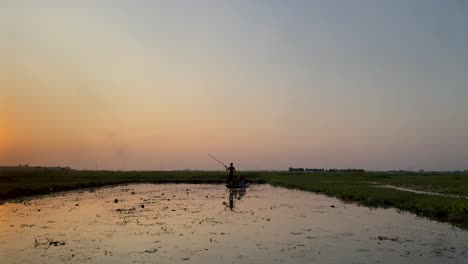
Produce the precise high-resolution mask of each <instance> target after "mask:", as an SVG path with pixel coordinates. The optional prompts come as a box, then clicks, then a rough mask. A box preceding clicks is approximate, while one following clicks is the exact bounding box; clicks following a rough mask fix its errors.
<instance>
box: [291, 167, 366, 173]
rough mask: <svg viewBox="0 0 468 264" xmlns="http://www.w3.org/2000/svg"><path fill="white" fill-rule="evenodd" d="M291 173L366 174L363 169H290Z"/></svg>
mask: <svg viewBox="0 0 468 264" xmlns="http://www.w3.org/2000/svg"><path fill="white" fill-rule="evenodd" d="M289 171H290V172H318V173H321V172H365V170H363V169H309V168H293V167H290V168H289Z"/></svg>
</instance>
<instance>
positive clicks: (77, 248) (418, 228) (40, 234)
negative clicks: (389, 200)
mask: <svg viewBox="0 0 468 264" xmlns="http://www.w3.org/2000/svg"><path fill="white" fill-rule="evenodd" d="M0 260H1V261H0V262H1V263H63V262H66V263H70V262H78V263H112V264H115V263H204V264H206V263H313V262H315V263H424V264H428V263H468V232H466V231H463V230H460V229H458V228H454V227H452V226H450V225H448V224H445V223H439V222H435V221H430V220H427V219H423V218H419V217H416V216H415V215H413V214H409V213H400V212H398V211H397V210H394V209H370V208H367V207H359V206H357V205H355V204H345V203H343V202H340V201H338V200H336V199H334V198H329V197H326V196H323V195H318V194H314V193H309V192H302V191H296V190H287V189H284V188H274V187H271V186H269V185H254V186H251V187H250V188H248V189H247V191H246V192H242V191H234V192H230V191H229V190H227V189H226V188H225V187H224V186H222V185H189V184H162V185H155V184H130V185H120V186H115V187H107V188H100V189H95V190H94V189H93V190H81V191H74V192H66V193H59V194H54V195H49V196H41V197H35V198H29V199H24V200H20V201H10V202H7V203H5V204H3V205H0Z"/></svg>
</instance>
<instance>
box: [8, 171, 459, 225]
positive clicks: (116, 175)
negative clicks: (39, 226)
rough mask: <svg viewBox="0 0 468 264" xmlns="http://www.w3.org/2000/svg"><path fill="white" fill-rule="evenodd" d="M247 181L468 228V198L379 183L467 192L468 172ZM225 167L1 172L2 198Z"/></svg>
mask: <svg viewBox="0 0 468 264" xmlns="http://www.w3.org/2000/svg"><path fill="white" fill-rule="evenodd" d="M242 174H243V175H245V176H246V177H247V178H248V179H249V180H250V181H252V182H256V183H268V184H271V185H273V186H281V187H286V188H294V189H300V190H304V191H312V192H317V193H322V194H325V195H328V196H333V197H337V198H339V199H341V200H344V201H353V202H357V203H359V204H362V205H365V206H371V207H395V208H398V209H401V210H406V211H410V212H414V213H416V214H417V215H420V216H425V217H428V218H431V219H434V220H439V221H444V222H450V223H452V224H454V225H456V226H459V227H461V228H464V229H466V230H468V199H463V198H453V197H443V196H435V195H426V194H416V193H411V192H405V191H399V190H394V189H386V188H381V187H380V185H384V184H390V185H395V186H400V187H406V188H412V189H417V190H424V191H431V192H439V193H444V194H456V195H461V196H468V174H466V173H465V174H462V173H456V174H455V173H454V174H448V173H447V174H415V173H414V174H412V173H372V172H364V173H356V172H351V173H347V172H338V173H289V172H245V173H242ZM225 180H226V173H225V172H206V171H148V172H145V171H128V172H119V171H76V170H45V169H42V170H31V171H10V172H8V171H0V199H3V200H4V199H11V198H17V197H21V196H29V195H37V194H48V193H51V192H57V191H66V190H73V189H80V188H89V187H99V186H105V185H113V184H122V183H131V182H150V183H194V184H196V183H224V182H225Z"/></svg>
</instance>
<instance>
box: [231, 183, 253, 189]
mask: <svg viewBox="0 0 468 264" xmlns="http://www.w3.org/2000/svg"><path fill="white" fill-rule="evenodd" d="M247 187H249V184H245V185H237V184H226V188H228V189H245V188H247Z"/></svg>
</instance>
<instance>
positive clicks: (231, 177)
mask: <svg viewBox="0 0 468 264" xmlns="http://www.w3.org/2000/svg"><path fill="white" fill-rule="evenodd" d="M225 167H226V170H227V171H229V178H228V184H230V185H234V173H235V172H236V168H234V164H233V163H232V162H231V166H229V167H228V166H225Z"/></svg>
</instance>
